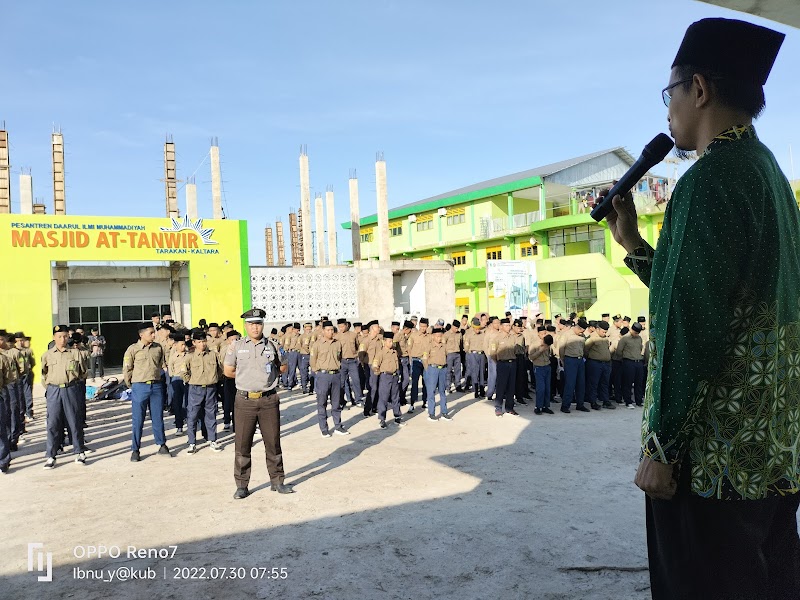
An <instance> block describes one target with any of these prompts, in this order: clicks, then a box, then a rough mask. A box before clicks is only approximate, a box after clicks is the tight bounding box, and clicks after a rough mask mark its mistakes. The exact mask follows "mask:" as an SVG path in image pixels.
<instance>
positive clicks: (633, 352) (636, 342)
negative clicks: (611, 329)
mask: <svg viewBox="0 0 800 600" xmlns="http://www.w3.org/2000/svg"><path fill="white" fill-rule="evenodd" d="M643 352H644V344H642V337H641V336H638V337H633V336H632V335H631V334H630V333H626V334H625V335H623V336H622V338H620V340H619V344H617V354H619V356H620V357H621V358H622V359H623V360H642V353H643Z"/></svg>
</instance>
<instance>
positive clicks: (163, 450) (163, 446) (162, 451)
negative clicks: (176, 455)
mask: <svg viewBox="0 0 800 600" xmlns="http://www.w3.org/2000/svg"><path fill="white" fill-rule="evenodd" d="M158 453H159V454H160V455H161V456H170V457H171V456H172V455H171V454H170V453H169V448H167V445H166V444H161V448H159V449H158Z"/></svg>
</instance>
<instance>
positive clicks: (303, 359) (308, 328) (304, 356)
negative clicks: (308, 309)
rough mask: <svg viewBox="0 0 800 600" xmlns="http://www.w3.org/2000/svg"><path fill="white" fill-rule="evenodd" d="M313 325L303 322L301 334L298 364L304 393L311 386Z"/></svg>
mask: <svg viewBox="0 0 800 600" xmlns="http://www.w3.org/2000/svg"><path fill="white" fill-rule="evenodd" d="M313 327H314V326H313V325H312V324H311V323H303V333H302V334H301V335H300V350H299V353H300V360H299V363H298V364H299V366H300V387H301V388H302V389H303V393H304V394H307V393H308V386H309V372H308V369H309V366H310V365H311V344H312V340H313V337H314V334H313V332H312V329H313ZM359 389H360V388H359ZM359 397H360V392H359Z"/></svg>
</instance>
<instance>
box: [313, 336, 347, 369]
mask: <svg viewBox="0 0 800 600" xmlns="http://www.w3.org/2000/svg"><path fill="white" fill-rule="evenodd" d="M341 366H342V344H341V342H340V341H339V340H326V339H325V338H322V339H319V340H317V341H316V342H314V345H313V346H311V370H312V371H338V370H339V369H340V368H341Z"/></svg>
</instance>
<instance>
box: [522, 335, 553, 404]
mask: <svg viewBox="0 0 800 600" xmlns="http://www.w3.org/2000/svg"><path fill="white" fill-rule="evenodd" d="M553 341H554V340H553V336H552V335H550V332H549V331H548V330H547V327H545V326H543V325H540V326H539V327H537V328H536V340H535V341H534V342H533V343H532V344H531V345H530V346H529V347H528V356H529V357H530V359H531V363H533V369H534V371H533V372H534V376H535V377H536V408H535V409H534V410H533V412H534V414H537V415H541V414H542V413H545V414H548V415H552V414H553V411H552V410H551V409H550V400H551V398H552V391H551V389H550V386H551V385H552V377H551V373H550V371H551V369H552V361H551V357H552V352H553V351H552V348H553Z"/></svg>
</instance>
